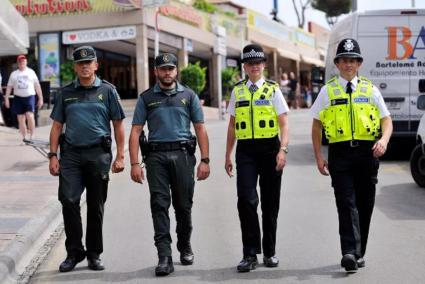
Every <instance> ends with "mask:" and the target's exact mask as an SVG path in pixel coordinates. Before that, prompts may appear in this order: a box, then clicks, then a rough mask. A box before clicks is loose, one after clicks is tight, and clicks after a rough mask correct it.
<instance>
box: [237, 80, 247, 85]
mask: <svg viewBox="0 0 425 284" xmlns="http://www.w3.org/2000/svg"><path fill="white" fill-rule="evenodd" d="M246 82H247V81H246V80H245V79H243V80H240V81H239V82H237V83H236V84H235V86H238V85H240V84H242V83H243V84H246Z"/></svg>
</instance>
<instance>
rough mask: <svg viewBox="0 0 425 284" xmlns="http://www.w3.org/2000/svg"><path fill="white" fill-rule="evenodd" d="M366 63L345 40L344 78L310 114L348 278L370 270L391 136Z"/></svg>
mask: <svg viewBox="0 0 425 284" xmlns="http://www.w3.org/2000/svg"><path fill="white" fill-rule="evenodd" d="M362 62H363V58H362V56H361V54H360V47H359V44H358V43H357V41H356V40H354V39H351V38H347V39H344V40H342V41H341V42H340V43H339V44H338V48H337V52H336V56H335V58H334V63H335V65H336V67H337V68H338V70H339V76H337V77H334V78H332V79H331V80H329V81H328V82H327V83H326V85H325V86H324V87H323V88H322V89H321V91H320V93H319V95H318V97H317V99H316V101H315V102H314V104H313V106H312V108H311V113H312V116H313V126H312V140H313V148H314V154H315V156H316V162H317V167H318V169H319V171H320V173H321V174H323V175H329V174H330V175H331V180H332V187H333V188H334V194H335V200H336V205H337V209H338V219H339V235H340V243H341V252H342V260H341V266H342V267H344V268H345V270H346V271H348V272H354V271H356V270H357V269H358V267H364V266H365V260H364V255H365V252H366V244H367V239H368V234H369V226H370V221H371V217H372V211H373V207H374V203H375V191H376V184H377V182H378V179H377V175H378V167H379V161H378V158H379V157H380V156H382V155H383V154H384V153H385V151H386V148H387V144H388V141H389V139H390V136H391V133H392V121H391V117H390V113H389V112H388V109H387V107H386V105H385V103H384V99H383V98H382V95H381V93H380V92H379V90H378V88H376V87H375V86H374V85H373V84H372V82H371V81H369V80H368V79H367V78H365V77H363V76H357V71H358V70H359V68H360V66H361V64H362ZM322 128H323V129H324V133H325V135H326V138H328V139H329V152H328V155H329V156H328V160H329V163H328V162H327V161H326V160H325V159H324V158H323V157H322V154H321V135H322ZM381 132H382V134H381V135H380V133H381Z"/></svg>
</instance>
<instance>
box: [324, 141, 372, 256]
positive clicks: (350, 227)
mask: <svg viewBox="0 0 425 284" xmlns="http://www.w3.org/2000/svg"><path fill="white" fill-rule="evenodd" d="M372 147H373V142H371V141H361V142H360V145H359V146H358V147H351V146H350V144H349V143H348V142H340V143H334V144H330V145H329V172H330V175H331V178H332V186H333V188H334V193H335V200H336V206H337V209H338V219H339V235H340V241H341V252H342V255H344V254H354V255H355V256H356V257H358V258H359V257H363V256H364V254H365V252H366V245H367V239H368V235H369V226H370V221H371V217H372V212H373V207H374V204H375V191H376V186H375V185H376V184H377V182H378V179H377V175H378V168H379V161H378V159H376V158H374V157H373V153H372Z"/></svg>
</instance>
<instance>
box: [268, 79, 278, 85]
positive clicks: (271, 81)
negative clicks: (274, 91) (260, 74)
mask: <svg viewBox="0 0 425 284" xmlns="http://www.w3.org/2000/svg"><path fill="white" fill-rule="evenodd" d="M266 82H267V83H269V84H271V85H277V83H276V81H273V80H270V79H266Z"/></svg>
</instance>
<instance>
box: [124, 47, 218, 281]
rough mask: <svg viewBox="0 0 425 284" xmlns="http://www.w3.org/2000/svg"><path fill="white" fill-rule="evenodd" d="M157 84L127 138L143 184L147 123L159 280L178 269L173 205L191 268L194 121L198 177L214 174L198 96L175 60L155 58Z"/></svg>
mask: <svg viewBox="0 0 425 284" xmlns="http://www.w3.org/2000/svg"><path fill="white" fill-rule="evenodd" d="M154 71H155V76H156V78H157V83H156V84H155V86H154V87H153V88H150V89H148V90H146V91H145V92H144V93H142V94H141V95H140V96H139V98H138V100H137V105H136V109H135V110H134V116H133V126H132V128H131V134H130V140H129V152H130V161H131V179H132V180H133V181H134V182H137V183H143V182H144V179H145V174H144V171H143V168H142V167H141V165H140V160H139V155H138V154H139V146H140V143H139V138H140V136H141V135H142V133H143V127H144V125H145V124H146V123H147V124H148V129H149V139H148V142H149V143H148V144H145V143H143V144H142V145H141V146H142V148H143V149H142V155H143V156H145V157H146V159H145V162H146V171H147V179H148V182H149V191H150V195H151V197H150V203H151V212H152V219H153V226H154V231H155V236H154V240H155V246H156V248H157V251H158V258H159V260H158V265H157V266H156V268H155V275H156V276H165V275H168V274H170V273H172V272H173V271H174V266H173V260H172V255H171V235H170V218H169V215H168V208H169V207H170V204H171V202H172V204H173V207H174V210H175V213H176V221H177V227H176V232H177V249H178V251H179V252H180V262H181V264H182V265H191V264H193V261H194V254H193V251H192V246H191V243H190V237H191V234H192V204H193V191H194V187H195V181H194V167H195V165H196V158H195V155H194V153H195V150H196V139H195V137H194V136H193V135H192V133H191V131H190V123H191V122H192V123H193V126H194V129H195V133H196V137H197V140H198V143H199V148H200V151H201V161H200V163H199V165H198V168H197V173H196V176H197V179H198V180H204V179H206V178H208V176H209V173H210V167H209V162H210V160H209V157H208V154H209V144H208V135H207V131H206V129H205V126H204V115H203V112H202V108H201V105H200V103H199V99H198V96H197V95H196V94H195V93H194V92H193V91H192V90H191V89H189V88H186V87H184V86H183V85H181V84H180V83H179V82H178V81H177V80H176V78H177V58H176V56H175V55H174V54H171V53H164V54H160V55H159V56H157V57H156V58H155V69H154Z"/></svg>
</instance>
